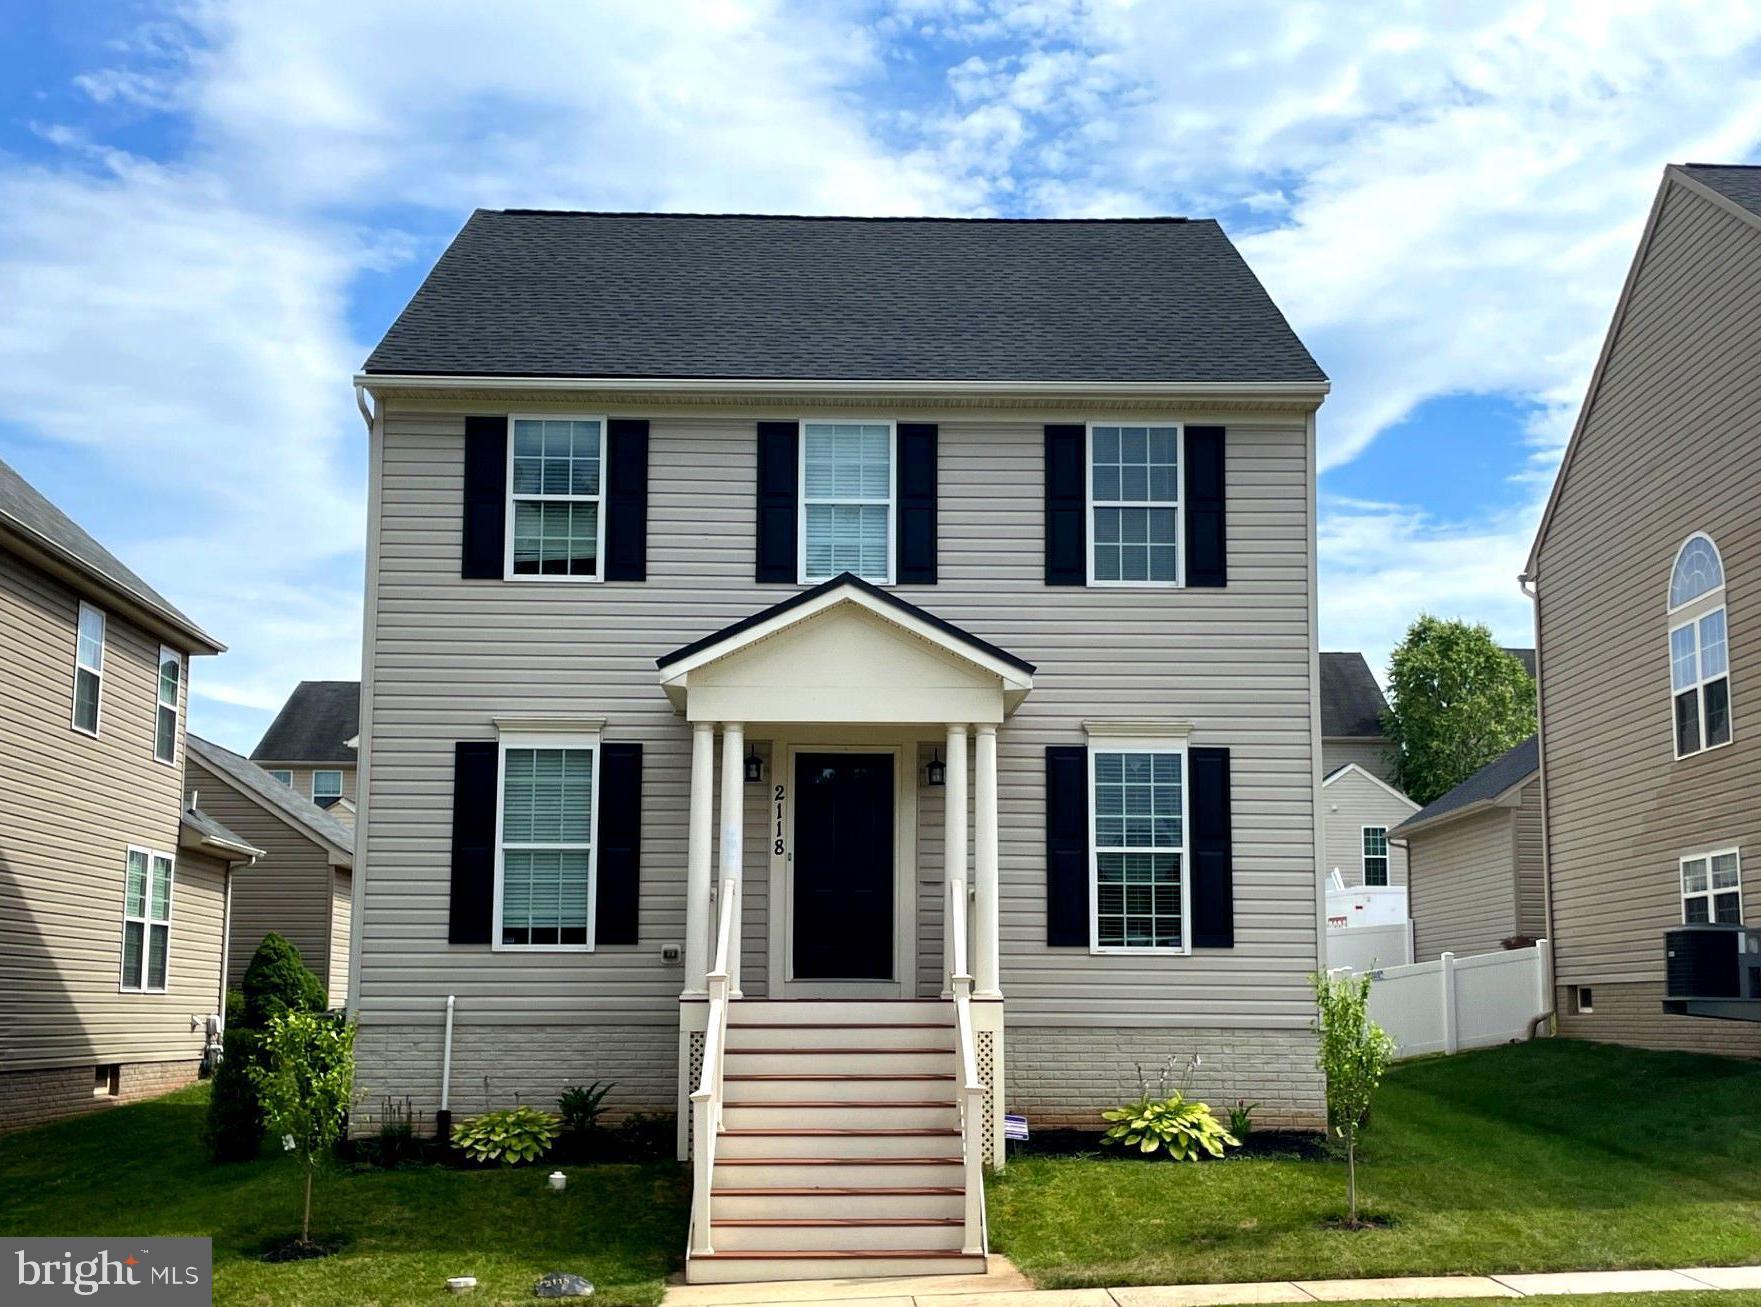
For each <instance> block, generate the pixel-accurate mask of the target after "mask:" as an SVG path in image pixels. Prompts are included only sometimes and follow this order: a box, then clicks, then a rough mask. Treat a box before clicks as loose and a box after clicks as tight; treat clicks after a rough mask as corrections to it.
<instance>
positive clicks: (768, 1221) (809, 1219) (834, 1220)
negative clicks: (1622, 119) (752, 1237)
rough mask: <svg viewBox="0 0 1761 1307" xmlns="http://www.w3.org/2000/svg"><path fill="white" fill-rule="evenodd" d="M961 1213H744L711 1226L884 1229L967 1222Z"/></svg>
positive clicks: (714, 1222) (713, 1222) (713, 1221)
mask: <svg viewBox="0 0 1761 1307" xmlns="http://www.w3.org/2000/svg"><path fill="white" fill-rule="evenodd" d="M964 1224H965V1222H964V1221H962V1220H961V1219H960V1218H959V1217H957V1216H766V1217H760V1216H741V1217H735V1218H733V1219H731V1220H729V1219H724V1220H712V1221H711V1222H710V1225H712V1226H716V1225H737V1226H740V1227H742V1228H751V1229H769V1228H771V1227H773V1226H775V1227H784V1228H789V1229H795V1228H801V1229H810V1230H819V1229H827V1228H838V1227H843V1226H847V1225H848V1226H855V1227H857V1228H858V1229H870V1228H884V1227H886V1226H893V1225H913V1226H916V1225H935V1226H946V1225H964Z"/></svg>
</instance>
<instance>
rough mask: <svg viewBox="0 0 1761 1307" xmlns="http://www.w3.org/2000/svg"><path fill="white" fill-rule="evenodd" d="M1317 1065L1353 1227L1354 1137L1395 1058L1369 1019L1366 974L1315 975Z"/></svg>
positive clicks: (1391, 1044)
mask: <svg viewBox="0 0 1761 1307" xmlns="http://www.w3.org/2000/svg"><path fill="white" fill-rule="evenodd" d="M1311 979H1312V980H1313V981H1314V986H1315V1004H1316V1018H1315V1032H1316V1033H1317V1034H1318V1035H1320V1043H1319V1045H1318V1047H1317V1049H1316V1051H1315V1065H1316V1066H1318V1067H1319V1068H1320V1069H1321V1074H1323V1075H1324V1076H1326V1077H1327V1126H1328V1128H1329V1129H1331V1130H1332V1131H1333V1133H1334V1134H1336V1135H1338V1136H1339V1138H1341V1139H1343V1140H1344V1141H1345V1193H1346V1205H1347V1208H1348V1214H1347V1218H1346V1219H1347V1223H1348V1224H1350V1225H1352V1226H1356V1225H1357V1224H1358V1215H1357V1139H1358V1135H1359V1134H1361V1133H1362V1132H1363V1128H1364V1125H1365V1123H1366V1122H1367V1121H1368V1120H1369V1115H1370V1102H1371V1100H1372V1099H1374V1098H1375V1096H1376V1090H1377V1088H1378V1087H1379V1086H1380V1085H1381V1083H1382V1076H1383V1073H1384V1072H1386V1071H1387V1070H1388V1064H1389V1063H1390V1062H1392V1061H1393V1060H1394V1040H1393V1039H1392V1038H1391V1037H1390V1036H1389V1034H1388V1032H1387V1031H1386V1030H1383V1029H1382V1027H1381V1026H1378V1025H1377V1024H1376V1023H1375V1022H1374V1021H1371V1020H1370V977H1369V975H1368V974H1365V975H1362V976H1329V975H1325V974H1318V975H1315V976H1313V977H1311Z"/></svg>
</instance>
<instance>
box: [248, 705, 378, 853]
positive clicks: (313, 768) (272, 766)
mask: <svg viewBox="0 0 1761 1307" xmlns="http://www.w3.org/2000/svg"><path fill="white" fill-rule="evenodd" d="M360 731H361V683H360V682H359V681H301V682H300V683H299V684H298V685H297V686H295V687H294V692H293V693H292V694H290V695H289V696H288V698H287V702H286V703H285V704H283V705H282V706H281V711H280V712H279V713H277V714H276V717H275V720H274V721H273V722H271V723H270V724H269V729H268V730H267V731H265V732H263V738H262V739H261V740H260V741H258V743H257V747H256V748H255V749H253V750H251V761H252V762H254V763H256V764H257V765H258V766H259V767H261V768H263V769H264V770H265V771H267V772H268V773H269V774H270V775H271V776H273V777H274V778H275V779H276V780H278V781H282V782H283V783H285V784H287V785H288V786H290V787H292V789H293V791H294V792H295V793H296V794H299V795H300V796H302V797H303V798H307V799H310V800H311V801H312V802H313V803H315V804H317V805H318V806H319V807H320V808H323V809H324V810H325V811H326V812H328V813H329V814H330V815H331V816H332V817H334V818H335V819H336V820H337V821H339V822H342V823H343V824H344V825H346V826H353V825H354V820H355V809H356V807H357V805H358V802H359V795H358V794H357V793H356V788H357V783H356V780H355V764H356V760H357V757H358V751H357V747H356V739H355V737H356V736H358V735H359V734H360Z"/></svg>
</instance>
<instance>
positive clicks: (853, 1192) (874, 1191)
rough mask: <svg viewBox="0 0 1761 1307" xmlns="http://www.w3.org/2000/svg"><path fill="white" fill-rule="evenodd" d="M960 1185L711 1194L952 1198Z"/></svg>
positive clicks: (715, 1192) (717, 1193) (714, 1194)
mask: <svg viewBox="0 0 1761 1307" xmlns="http://www.w3.org/2000/svg"><path fill="white" fill-rule="evenodd" d="M965 1192H966V1191H965V1190H964V1189H962V1188H960V1187H959V1186H957V1185H904V1186H901V1187H898V1188H888V1187H887V1186H885V1185H871V1186H864V1187H850V1186H846V1187H844V1188H839V1189H832V1188H824V1189H821V1188H812V1189H801V1188H791V1189H711V1190H710V1191H709V1194H710V1197H711V1198H949V1197H958V1196H961V1195H963V1194H965Z"/></svg>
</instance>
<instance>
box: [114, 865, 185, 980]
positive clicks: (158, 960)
mask: <svg viewBox="0 0 1761 1307" xmlns="http://www.w3.org/2000/svg"><path fill="white" fill-rule="evenodd" d="M173 866H174V864H173V860H172V857H171V855H170V854H169V853H156V852H154V851H153V850H152V849H137V848H130V849H129V850H128V861H127V864H126V866H125V869H124V879H123V902H122V988H123V989H124V990H125V991H128V992H130V993H137V994H163V993H164V992H165V976H166V972H167V971H168V970H169V968H170V964H171V878H172V871H173Z"/></svg>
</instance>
